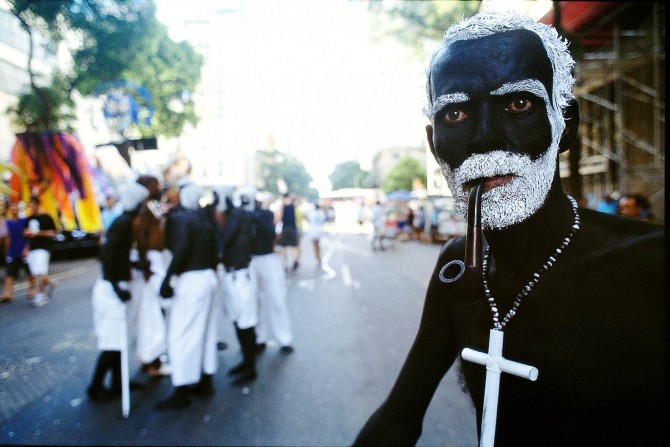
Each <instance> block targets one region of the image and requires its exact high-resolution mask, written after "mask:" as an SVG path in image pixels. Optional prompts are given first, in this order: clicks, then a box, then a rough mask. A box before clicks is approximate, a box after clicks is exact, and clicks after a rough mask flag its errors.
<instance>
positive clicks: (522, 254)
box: [355, 13, 667, 446]
mask: <svg viewBox="0 0 670 447" xmlns="http://www.w3.org/2000/svg"><path fill="white" fill-rule="evenodd" d="M573 66H574V61H573V59H572V57H571V55H570V53H569V52H568V48H567V41H566V40H565V39H563V38H561V37H560V36H559V35H558V33H557V32H556V30H555V29H554V28H552V27H550V26H548V25H544V24H542V23H538V22H536V21H535V20H533V19H532V18H531V17H526V16H521V15H516V14H514V13H480V14H477V15H475V16H473V17H471V18H469V19H466V20H464V21H463V22H461V23H459V24H456V25H454V26H453V27H452V28H450V29H449V30H448V31H447V32H446V33H445V36H444V39H443V42H442V45H441V46H440V48H439V49H438V50H437V51H436V52H435V53H434V54H433V57H432V58H431V61H430V64H429V67H428V70H427V76H428V80H427V94H428V106H427V107H426V113H427V115H428V118H429V120H430V124H429V125H428V126H427V127H426V132H427V139H428V143H429V146H430V149H431V152H432V154H433V156H434V157H435V159H436V161H437V163H438V165H439V166H441V168H442V170H443V174H444V177H445V179H446V181H447V184H448V186H449V189H450V190H451V192H452V194H453V197H454V198H455V200H456V204H457V208H458V210H459V211H460V212H461V214H462V215H464V216H465V215H467V214H468V213H467V209H468V197H469V195H470V193H471V192H472V193H473V196H474V195H475V194H476V193H477V191H483V195H482V196H481V201H477V200H476V197H475V200H474V201H473V202H472V203H473V204H475V205H476V204H477V203H480V204H481V212H480V213H473V214H475V215H478V216H480V217H481V222H480V223H481V228H482V229H483V235H480V234H479V232H478V231H476V228H477V227H479V226H480V225H479V224H478V222H477V221H471V222H470V224H469V225H470V226H471V228H473V230H475V231H473V234H474V235H476V236H479V237H478V238H477V237H476V238H475V239H478V240H480V241H482V240H483V239H482V238H485V239H484V240H483V243H482V247H481V251H479V250H478V248H477V245H476V244H473V243H472V239H468V244H467V248H468V256H467V258H469V259H468V260H467V263H468V264H469V265H468V266H466V265H465V262H464V261H463V259H464V254H465V251H466V238H463V237H461V238H457V239H455V240H453V241H450V242H448V243H447V244H446V245H445V247H444V248H443V250H442V251H441V253H440V256H439V259H438V261H437V264H436V267H435V270H434V273H433V275H432V276H431V280H430V284H429V286H428V291H427V295H426V301H425V307H424V310H423V315H422V319H421V322H420V326H419V330H418V333H417V336H416V339H415V341H414V343H413V345H412V348H411V350H410V352H409V354H408V356H407V359H406V360H405V363H404V365H403V367H402V369H401V370H400V373H399V376H398V378H397V380H396V382H395V384H394V386H393V388H392V389H391V392H390V394H389V396H388V398H387V399H386V400H385V401H384V402H383V403H382V404H381V406H380V407H379V408H378V409H377V410H376V411H375V412H374V413H373V415H372V416H371V417H370V419H369V420H368V422H367V423H366V424H365V425H364V427H363V429H362V430H361V432H360V433H359V436H358V438H357V439H356V441H355V444H356V445H391V444H394V445H414V444H415V443H416V442H417V439H418V438H419V436H420V435H421V431H422V423H423V418H424V414H425V412H426V409H427V407H428V405H429V403H430V401H431V398H432V396H433V394H434V393H435V390H436V388H437V386H438V385H439V383H440V381H441V379H442V377H443V376H444V375H445V373H446V372H447V370H448V369H449V368H450V367H451V366H452V365H453V363H454V361H455V360H456V358H457V356H458V355H459V354H460V353H462V352H463V351H462V350H463V349H464V348H469V349H470V350H469V351H465V353H467V354H469V355H467V358H466V354H465V353H464V354H462V355H461V357H462V358H463V362H462V366H461V371H460V375H461V377H462V380H463V383H464V384H465V387H466V388H467V390H468V391H469V392H470V394H471V396H472V400H473V402H474V404H475V407H476V412H477V417H478V424H479V426H480V428H481V429H482V436H481V440H482V442H483V443H485V444H487V445H493V438H494V439H495V444H496V445H501V446H502V445H504V446H507V445H514V446H519V445H534V446H536V445H542V446H548V445H551V446H554V445H556V446H567V445H584V446H594V445H608V446H610V445H645V446H650V445H659V446H660V445H665V443H666V442H667V437H666V436H665V427H666V425H667V418H666V408H667V404H666V401H665V393H664V389H665V374H664V366H665V362H664V358H665V341H666V334H665V323H666V321H665V312H664V308H665V303H666V302H667V299H666V295H665V291H664V286H665V278H666V276H665V269H664V262H663V260H664V256H665V253H664V251H665V235H664V234H665V233H664V230H663V228H662V227H660V226H656V225H652V224H650V223H647V222H642V221H639V220H633V219H624V218H621V217H618V216H612V215H609V214H604V213H600V212H596V211H594V210H590V209H588V208H579V207H578V206H577V203H576V200H574V199H573V198H572V197H569V196H567V195H566V194H565V192H563V189H562V184H561V179H560V175H559V164H558V156H559V153H560V152H563V151H566V150H568V149H570V148H571V147H572V146H573V144H574V142H575V141H576V139H577V133H578V129H579V107H578V104H577V102H576V101H575V99H574V97H573V94H572V86H573V84H574V82H575V80H574V78H573V75H572V69H573ZM473 188H474V189H473ZM477 253H479V254H481V260H480V259H479V256H478V255H477ZM480 261H481V262H480ZM623 334H625V336H622V335H623ZM503 335H504V336H505V338H504V347H503ZM475 351H477V352H479V354H478V355H474V354H473V353H475V354H476V352H475ZM470 354H472V355H470ZM503 354H504V359H509V360H507V362H503V360H502V359H501V357H502V355H503ZM468 359H476V361H477V363H475V362H474V361H473V362H471V361H469V360H468ZM479 362H482V363H483V364H485V365H486V366H484V365H481V364H479ZM519 362H523V363H522V364H520V363H519ZM511 363H513V364H514V365H515V366H517V367H518V368H520V369H519V370H517V373H519V374H521V375H525V378H528V379H530V380H524V379H522V378H519V377H514V376H512V375H511V374H509V373H507V371H510V364H511ZM613 365H616V366H613ZM531 367H532V368H531ZM533 371H534V373H533ZM533 378H536V379H537V380H536V381H532V380H533ZM497 383H499V391H500V392H499V394H498V387H497V386H496V384H497ZM485 396H486V399H487V403H484V399H485ZM498 396H499V399H498ZM491 398H493V399H491ZM496 409H497V423H496V421H495V420H494V418H491V415H493V416H495V415H496ZM482 416H483V417H484V418H485V420H484V421H482ZM447 422H448V421H447ZM492 427H493V428H497V429H495V430H494V431H493V432H491V428H492ZM454 428H455V429H457V427H454Z"/></svg>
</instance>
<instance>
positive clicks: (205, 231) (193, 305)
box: [156, 183, 218, 410]
mask: <svg viewBox="0 0 670 447" xmlns="http://www.w3.org/2000/svg"><path fill="white" fill-rule="evenodd" d="M201 195H202V189H201V188H200V187H199V186H197V185H196V184H194V183H189V184H186V185H185V186H183V187H182V188H181V190H180V191H179V203H180V206H181V210H180V211H179V212H178V213H175V214H173V215H171V216H170V219H172V221H171V222H170V225H171V227H172V228H173V229H174V230H175V231H178V232H179V233H178V234H179V237H175V238H173V239H171V241H170V247H171V251H172V261H171V262H170V265H169V267H168V269H167V273H166V275H165V279H164V280H163V282H162V284H161V287H160V295H161V296H162V297H163V298H172V297H173V298H172V301H173V302H172V305H171V310H170V320H169V322H168V355H169V356H170V366H171V369H172V385H173V387H174V391H173V393H172V394H171V395H170V396H169V397H168V398H166V399H165V400H162V401H160V402H158V404H157V405H156V409H157V410H173V409H181V408H185V407H187V406H188V405H189V404H190V402H191V399H190V397H189V393H193V394H196V395H201V396H205V397H209V396H212V395H213V393H214V386H213V384H212V377H213V375H214V374H215V373H216V371H217V369H218V362H217V350H216V324H217V313H216V312H215V311H214V303H213V300H214V294H215V291H216V286H217V278H216V273H215V271H216V264H217V253H216V236H215V234H214V233H215V231H216V229H215V228H213V227H212V225H211V223H210V221H209V220H208V219H205V218H203V213H202V212H201V209H200V206H199V200H200V197H201ZM173 280H174V286H173V285H172V284H173V283H172V281H173Z"/></svg>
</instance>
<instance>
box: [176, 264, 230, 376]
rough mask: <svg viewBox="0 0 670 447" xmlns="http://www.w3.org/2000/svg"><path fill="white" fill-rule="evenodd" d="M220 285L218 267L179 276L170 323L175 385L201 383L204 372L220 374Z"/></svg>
mask: <svg viewBox="0 0 670 447" xmlns="http://www.w3.org/2000/svg"><path fill="white" fill-rule="evenodd" d="M216 285H217V280H216V274H215V273H214V270H196V271H190V272H186V273H183V274H181V275H179V276H178V277H177V278H176V287H175V289H174V297H173V298H172V300H173V303H172V308H171V311H170V321H169V324H168V354H169V356H170V365H171V367H172V385H173V386H175V387H177V386H183V385H191V384H195V383H197V382H198V381H199V380H200V376H201V373H203V372H204V373H205V374H214V373H216V370H217V367H218V362H217V352H216V325H217V312H214V311H213V310H214V309H213V299H214V293H215V291H216Z"/></svg>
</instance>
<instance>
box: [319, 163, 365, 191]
mask: <svg viewBox="0 0 670 447" xmlns="http://www.w3.org/2000/svg"><path fill="white" fill-rule="evenodd" d="M367 177H368V172H367V171H364V170H363V169H361V165H360V164H359V163H358V162H357V161H344V162H342V163H338V164H337V165H335V169H334V170H333V172H332V173H331V174H330V175H329V176H328V179H329V180H330V184H331V186H332V188H333V190H335V189H340V188H360V187H361V186H363V185H364V184H365V181H366V179H367Z"/></svg>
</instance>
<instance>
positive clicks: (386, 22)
mask: <svg viewBox="0 0 670 447" xmlns="http://www.w3.org/2000/svg"><path fill="white" fill-rule="evenodd" d="M480 6H481V2H480V1H453V0H452V1H400V2H397V1H393V2H388V1H370V2H369V3H368V11H370V12H371V13H372V14H373V16H374V17H375V19H376V22H375V27H376V30H377V32H378V33H380V34H381V35H385V36H392V37H394V38H395V39H397V40H398V41H399V42H401V43H403V44H405V45H407V46H408V47H409V48H410V49H412V50H414V52H415V53H416V54H417V56H418V57H420V58H421V59H422V60H423V59H425V56H426V53H427V52H428V50H427V48H425V47H424V45H426V44H431V43H433V42H435V41H440V40H441V39H442V36H443V35H444V32H445V31H446V30H447V28H449V27H450V26H451V25H453V24H454V23H457V22H459V21H460V20H461V19H463V18H466V17H470V16H472V15H474V14H475V13H476V12H477V11H479V8H480Z"/></svg>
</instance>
